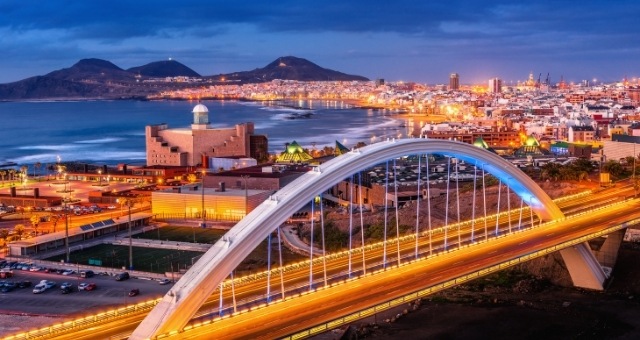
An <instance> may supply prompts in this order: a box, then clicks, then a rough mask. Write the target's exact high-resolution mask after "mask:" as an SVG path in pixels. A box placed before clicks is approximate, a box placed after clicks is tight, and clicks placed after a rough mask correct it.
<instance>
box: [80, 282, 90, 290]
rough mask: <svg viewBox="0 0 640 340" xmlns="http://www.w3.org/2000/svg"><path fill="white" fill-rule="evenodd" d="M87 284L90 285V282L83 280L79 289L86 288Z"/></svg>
mask: <svg viewBox="0 0 640 340" xmlns="http://www.w3.org/2000/svg"><path fill="white" fill-rule="evenodd" d="M87 286H89V283H88V282H83V283H81V284H79V285H78V290H86V289H87Z"/></svg>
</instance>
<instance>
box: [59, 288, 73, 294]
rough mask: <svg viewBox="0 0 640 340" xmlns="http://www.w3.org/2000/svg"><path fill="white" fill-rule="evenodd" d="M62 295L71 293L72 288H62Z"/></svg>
mask: <svg viewBox="0 0 640 340" xmlns="http://www.w3.org/2000/svg"><path fill="white" fill-rule="evenodd" d="M61 291H62V294H69V293H72V292H73V288H72V287H64V288H62V289H61Z"/></svg>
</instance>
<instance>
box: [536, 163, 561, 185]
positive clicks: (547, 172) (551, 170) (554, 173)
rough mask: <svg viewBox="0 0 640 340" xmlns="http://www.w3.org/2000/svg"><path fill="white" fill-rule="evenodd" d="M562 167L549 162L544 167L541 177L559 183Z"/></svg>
mask: <svg viewBox="0 0 640 340" xmlns="http://www.w3.org/2000/svg"><path fill="white" fill-rule="evenodd" d="M561 167H562V166H561V165H560V164H558V163H554V162H549V163H547V164H545V165H543V166H542V172H541V173H540V177H541V178H542V179H543V180H544V179H551V180H553V181H557V180H558V179H559V178H560V175H561V173H560V169H561Z"/></svg>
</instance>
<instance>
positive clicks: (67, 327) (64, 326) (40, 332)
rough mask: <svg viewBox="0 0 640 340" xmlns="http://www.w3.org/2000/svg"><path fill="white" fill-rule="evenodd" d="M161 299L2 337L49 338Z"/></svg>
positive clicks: (16, 339)
mask: <svg viewBox="0 0 640 340" xmlns="http://www.w3.org/2000/svg"><path fill="white" fill-rule="evenodd" d="M160 300H161V299H155V300H150V301H145V302H141V303H137V304H135V305H129V306H126V307H122V308H118V309H112V310H109V311H106V312H103V313H99V314H95V315H89V316H86V317H83V318H79V319H75V320H71V321H66V322H63V323H57V324H54V325H51V326H48V327H43V328H39V329H36V330H32V331H28V332H23V333H18V334H15V335H12V336H8V337H6V338H4V339H5V340H21V339H39V338H44V339H47V338H50V337H52V336H55V335H58V334H61V333H66V332H70V331H73V330H76V329H78V328H87V327H90V326H92V325H94V324H96V323H102V322H105V321H109V320H114V319H117V318H119V317H121V316H124V315H131V314H135V313H140V312H142V311H150V310H151V309H152V308H153V307H155V305H157V304H158V302H160Z"/></svg>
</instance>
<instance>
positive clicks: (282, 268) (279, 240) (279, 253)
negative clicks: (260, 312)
mask: <svg viewBox="0 0 640 340" xmlns="http://www.w3.org/2000/svg"><path fill="white" fill-rule="evenodd" d="M276 230H277V231H278V256H279V257H280V292H281V293H282V299H283V300H284V265H283V264H282V238H281V237H280V232H281V228H280V225H278V229H276Z"/></svg>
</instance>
